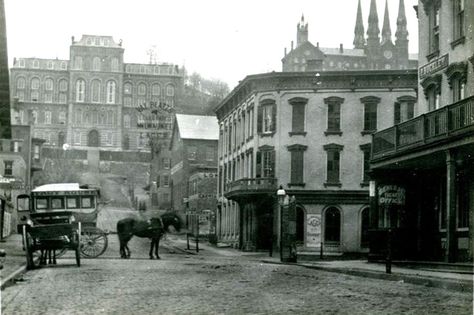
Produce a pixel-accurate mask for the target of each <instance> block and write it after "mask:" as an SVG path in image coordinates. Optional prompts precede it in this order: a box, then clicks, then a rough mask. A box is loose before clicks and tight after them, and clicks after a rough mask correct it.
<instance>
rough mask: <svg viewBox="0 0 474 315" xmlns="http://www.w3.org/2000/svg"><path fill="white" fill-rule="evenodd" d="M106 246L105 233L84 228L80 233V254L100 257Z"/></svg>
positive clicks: (91, 228) (95, 229)
mask: <svg viewBox="0 0 474 315" xmlns="http://www.w3.org/2000/svg"><path fill="white" fill-rule="evenodd" d="M107 246H108V239H107V233H105V232H104V231H102V230H101V229H98V228H94V227H84V228H83V229H82V233H81V254H82V255H83V256H84V257H89V258H96V257H99V256H100V255H102V254H103V253H104V252H105V250H106V249H107Z"/></svg>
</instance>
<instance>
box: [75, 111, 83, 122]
mask: <svg viewBox="0 0 474 315" xmlns="http://www.w3.org/2000/svg"><path fill="white" fill-rule="evenodd" d="M81 123H82V110H81V109H77V110H76V124H78V125H79V124H81Z"/></svg>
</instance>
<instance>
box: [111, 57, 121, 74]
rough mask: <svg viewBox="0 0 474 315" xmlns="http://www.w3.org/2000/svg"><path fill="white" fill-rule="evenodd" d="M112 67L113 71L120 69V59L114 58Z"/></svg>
mask: <svg viewBox="0 0 474 315" xmlns="http://www.w3.org/2000/svg"><path fill="white" fill-rule="evenodd" d="M110 69H111V70H112V71H119V61H118V58H112V61H111V65H110Z"/></svg>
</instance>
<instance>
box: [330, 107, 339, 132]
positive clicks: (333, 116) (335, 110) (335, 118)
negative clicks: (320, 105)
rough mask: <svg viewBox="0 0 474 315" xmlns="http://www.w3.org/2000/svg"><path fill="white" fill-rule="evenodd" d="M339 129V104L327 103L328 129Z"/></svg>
mask: <svg viewBox="0 0 474 315" xmlns="http://www.w3.org/2000/svg"><path fill="white" fill-rule="evenodd" d="M340 130H341V104H339V103H329V104H328V131H340Z"/></svg>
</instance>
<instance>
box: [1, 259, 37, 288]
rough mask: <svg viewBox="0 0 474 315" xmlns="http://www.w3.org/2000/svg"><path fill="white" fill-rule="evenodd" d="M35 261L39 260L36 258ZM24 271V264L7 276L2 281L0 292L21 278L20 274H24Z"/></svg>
mask: <svg viewBox="0 0 474 315" xmlns="http://www.w3.org/2000/svg"><path fill="white" fill-rule="evenodd" d="M36 259H39V258H36ZM26 271H27V270H26V263H23V264H21V265H20V266H19V267H18V268H17V269H16V270H15V271H13V272H12V273H11V274H9V275H8V276H6V277H5V278H3V279H2V283H1V285H0V290H3V289H5V288H6V287H8V286H9V285H12V284H13V283H14V281H15V279H16V278H18V277H19V276H21V275H22V274H24V273H26Z"/></svg>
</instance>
